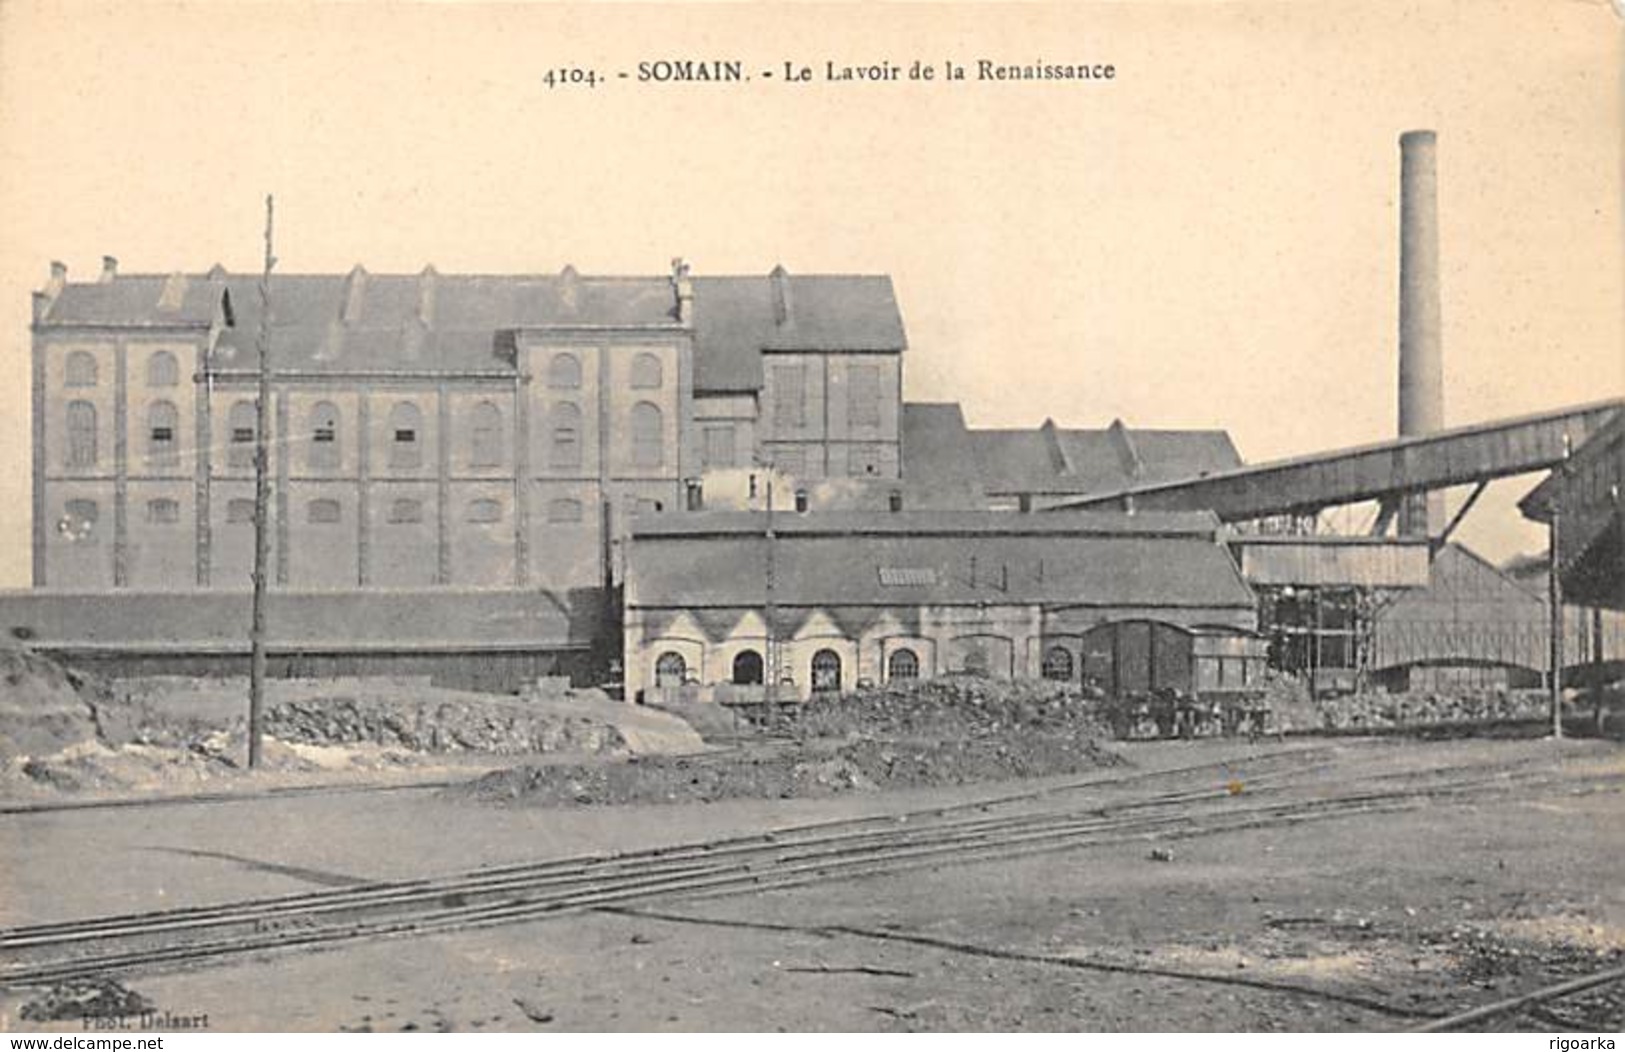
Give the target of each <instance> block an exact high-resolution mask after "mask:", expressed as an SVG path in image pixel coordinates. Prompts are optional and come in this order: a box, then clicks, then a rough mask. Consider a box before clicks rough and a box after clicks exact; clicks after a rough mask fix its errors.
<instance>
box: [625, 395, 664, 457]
mask: <svg viewBox="0 0 1625 1052" xmlns="http://www.w3.org/2000/svg"><path fill="white" fill-rule="evenodd" d="M664 430H665V417H664V416H663V415H662V414H661V412H660V407H659V406H657V405H655V404H654V403H653V402H639V403H638V404H637V405H634V406H633V407H632V465H633V466H634V467H640V468H658V467H660V466H661V465H662V464H664V463H665V461H666V448H665V435H664V433H663V432H664Z"/></svg>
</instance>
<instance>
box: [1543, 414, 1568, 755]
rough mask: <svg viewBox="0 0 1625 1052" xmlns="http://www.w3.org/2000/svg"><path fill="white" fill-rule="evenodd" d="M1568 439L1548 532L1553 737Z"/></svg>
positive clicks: (1559, 671) (1559, 727) (1558, 700)
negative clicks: (1560, 549) (1560, 557)
mask: <svg viewBox="0 0 1625 1052" xmlns="http://www.w3.org/2000/svg"><path fill="white" fill-rule="evenodd" d="M1571 448H1572V445H1571V441H1570V439H1569V436H1568V435H1567V434H1565V435H1564V436H1563V460H1562V462H1561V463H1560V464H1558V466H1557V470H1556V471H1555V472H1554V473H1553V474H1552V509H1551V514H1552V522H1551V528H1550V530H1548V531H1547V535H1546V537H1547V548H1548V549H1549V550H1548V551H1547V556H1546V576H1547V582H1546V602H1547V603H1548V604H1549V605H1550V607H1551V609H1550V610H1549V611H1548V613H1549V614H1550V615H1551V628H1550V632H1551V662H1552V674H1551V676H1550V677H1549V678H1548V680H1547V683H1548V685H1550V687H1551V690H1552V737H1553V738H1562V737H1563V582H1562V580H1561V578H1560V575H1559V571H1560V570H1561V569H1562V563H1561V561H1560V560H1559V558H1558V545H1559V544H1561V543H1562V536H1563V485H1564V483H1565V482H1566V481H1567V479H1568V475H1569V451H1570V449H1571Z"/></svg>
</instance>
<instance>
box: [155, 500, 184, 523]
mask: <svg viewBox="0 0 1625 1052" xmlns="http://www.w3.org/2000/svg"><path fill="white" fill-rule="evenodd" d="M147 521H148V522H149V523H151V524H152V525H154V526H172V525H174V524H175V523H177V522H180V521H181V505H180V501H177V500H171V499H170V498H168V497H159V498H157V499H156V500H149V501H147Z"/></svg>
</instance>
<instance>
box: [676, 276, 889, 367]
mask: <svg viewBox="0 0 1625 1052" xmlns="http://www.w3.org/2000/svg"><path fill="white" fill-rule="evenodd" d="M774 280H775V279H774V277H773V276H772V275H768V276H766V277H760V278H756V277H722V278H708V277H696V278H695V279H694V349H695V354H694V387H695V388H696V389H697V390H701V391H754V390H757V389H758V388H760V387H761V386H762V352H764V351H766V352H769V353H771V352H774V351H830V352H842V351H845V352H852V351H875V352H881V353H896V352H901V351H903V350H904V349H905V348H906V347H907V346H908V339H907V337H906V336H905V335H904V333H903V317H902V314H901V313H900V312H899V311H898V309H897V298H896V296H895V294H894V293H893V291H892V284H891V279H890V278H888V277H874V276H862V275H784V276H783V278H782V280H783V281H784V282H785V283H786V288H787V290H788V299H787V304H788V309H787V310H786V311H785V318H784V321H783V322H780V321H779V318H778V314H777V308H776V306H775V292H774Z"/></svg>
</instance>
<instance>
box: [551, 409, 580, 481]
mask: <svg viewBox="0 0 1625 1052" xmlns="http://www.w3.org/2000/svg"><path fill="white" fill-rule="evenodd" d="M548 463H550V464H552V465H553V466H554V467H555V468H579V467H580V466H581V410H580V409H577V408H576V406H575V403H574V402H560V403H559V404H558V405H556V406H554V407H553V451H552V454H551V456H550V457H549V458H548Z"/></svg>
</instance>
